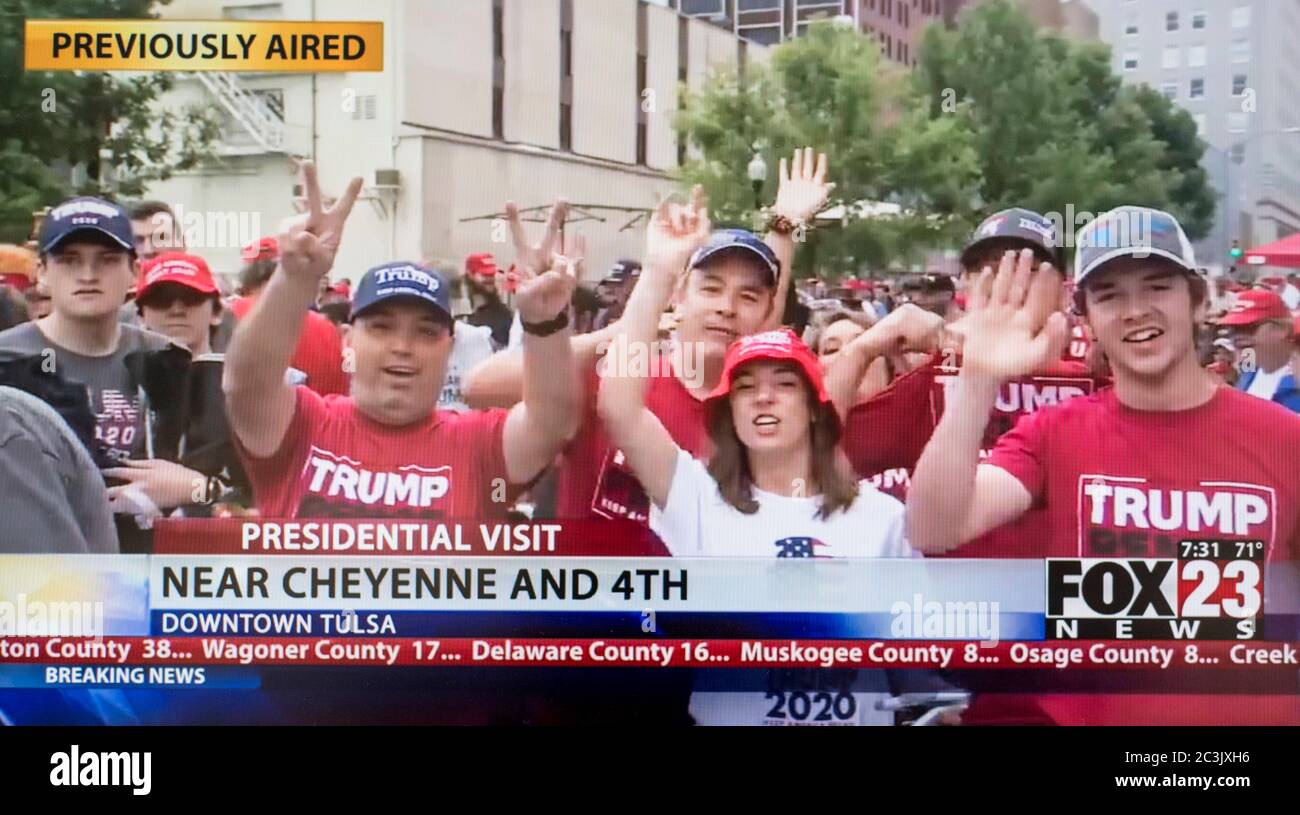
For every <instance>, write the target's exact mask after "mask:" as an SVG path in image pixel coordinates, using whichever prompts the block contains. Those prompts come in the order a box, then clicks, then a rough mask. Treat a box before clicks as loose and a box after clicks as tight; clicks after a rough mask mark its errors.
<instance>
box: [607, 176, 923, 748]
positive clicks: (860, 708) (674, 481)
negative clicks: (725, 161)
mask: <svg viewBox="0 0 1300 815" xmlns="http://www.w3.org/2000/svg"><path fill="white" fill-rule="evenodd" d="M732 237H733V238H734V239H732V240H721V241H720V240H719V239H718V235H717V234H714V235H713V236H710V234H709V226H708V217H707V214H705V212H704V210H703V208H702V206H701V202H700V199H699V196H698V194H697V197H696V199H695V201H694V202H693V203H692V205H691V206H689V207H683V206H680V205H674V204H664V205H661V206H660V209H659V211H658V212H656V213H655V216H654V217H653V218H652V219H651V223H650V226H649V229H648V233H647V246H646V259H645V265H644V270H643V272H642V275H641V280H640V281H639V283H638V284H637V287H636V289H635V290H634V291H633V293H632V297H631V299H630V300H629V302H628V305H627V308H626V309H625V311H624V314H623V319H622V320H621V321H620V326H621V327H622V333H623V334H624V340H623V341H620V342H615V343H612V344H611V346H610V347H611V351H612V352H615V353H622V351H621V350H620V349H627V350H628V351H629V353H632V349H635V348H638V347H641V348H648V347H651V345H650V344H651V343H652V342H653V341H654V340H655V337H656V333H655V332H656V329H657V324H658V319H659V315H660V314H661V313H662V311H663V309H664V307H665V306H666V305H667V303H668V300H669V298H670V297H671V296H672V293H673V292H674V290H676V289H677V288H678V286H679V285H688V286H695V285H705V286H708V285H714V286H716V287H718V289H719V292H718V293H719V295H720V296H722V297H724V299H725V293H724V292H723V291H722V290H725V289H727V288H728V287H733V286H734V287H736V288H737V290H748V291H749V292H751V293H752V292H754V291H761V290H762V289H763V288H764V287H766V288H775V284H776V275H777V264H776V259H775V257H774V256H773V255H772V254H771V252H770V250H767V247H766V246H765V245H763V244H762V243H761V242H760V241H758V239H757V238H755V237H754V236H752V235H749V236H748V238H746V237H745V236H743V235H740V236H735V235H733V236H732ZM751 239H752V240H751ZM688 258H689V262H688ZM683 269H685V270H686V274H687V275H688V276H703V277H704V278H706V281H705V283H703V284H701V283H700V281H699V280H698V279H694V280H686V281H679V279H678V278H679V277H680V270H683ZM708 278H717V279H716V280H715V281H713V282H712V283H710V282H708V280H707V279H708ZM745 296H749V295H746V294H744V293H743V291H742V293H740V294H738V295H737V297H745ZM733 302H734V301H733ZM735 316H736V315H735V314H734V313H733V314H732V315H731V318H730V319H731V320H733V322H732V324H731V325H730V326H727V325H726V323H727V322H728V319H729V318H728V316H727V315H726V314H725V312H721V311H720V312H719V313H718V314H717V315H716V319H717V322H718V323H719V325H720V326H722V327H728V328H731V329H732V330H736V328H737V326H736V325H735V322H734V320H735ZM633 367H634V366H630V365H624V364H621V363H620V362H619V361H618V360H611V359H609V358H608V357H607V358H606V360H605V368H606V373H605V375H604V377H603V379H602V382H601V386H600V395H599V409H600V415H601V418H602V419H603V422H604V425H605V429H606V432H607V433H608V434H609V436H610V438H611V440H612V441H613V443H614V445H615V446H616V447H617V448H619V449H620V450H622V452H623V454H624V456H625V458H626V462H627V465H628V466H629V467H630V468H631V469H632V471H633V472H634V473H635V474H636V476H637V479H638V480H639V481H640V482H641V485H642V487H644V489H645V491H646V493H647V495H648V496H649V498H650V501H651V504H652V507H651V511H650V525H651V527H652V528H653V529H654V530H655V532H656V533H657V534H658V535H659V536H660V538H662V539H663V541H664V543H665V544H666V545H667V547H668V548H669V550H670V551H671V552H672V553H673V555H674V556H711V557H717V556H750V557H773V558H811V557H896V558H897V557H914V556H916V554H915V553H914V552H913V550H912V549H911V548H910V547H909V546H908V544H907V542H906V541H905V540H904V537H903V505H902V504H901V503H899V502H898V501H897V500H896V499H894V498H892V497H890V496H887V495H885V494H883V493H881V492H878V491H877V490H876V489H875V488H874V487H872V486H871V485H870V483H868V482H866V481H858V480H857V479H856V478H855V477H854V476H853V475H852V474H851V470H850V468H849V467H848V463H847V461H846V460H844V458H843V456H840V455H838V451H837V444H838V442H839V438H840V433H841V425H840V420H839V416H838V415H837V413H836V411H835V408H834V405H833V404H832V402H831V399H830V397H829V395H828V394H827V392H826V389H825V387H824V384H823V380H822V373H821V367H820V365H819V364H818V361H817V358H816V357H815V356H814V355H813V354H812V352H811V351H810V350H809V349H808V347H807V346H806V345H804V343H803V342H802V341H801V340H800V339H799V338H798V337H797V336H795V334H794V333H793V332H792V331H789V330H788V329H780V330H776V331H767V332H763V333H758V334H753V335H750V336H745V337H742V338H741V339H739V340H737V341H735V342H733V343H732V344H731V346H730V347H729V348H728V350H727V352H726V356H725V360H724V363H723V371H722V375H721V379H720V381H719V383H718V385H717V387H716V388H715V389H714V390H713V391H712V392H711V393H709V394H708V396H707V398H706V399H705V417H706V418H705V421H706V423H707V426H708V433H709V436H710V439H711V440H712V446H713V450H714V453H713V455H712V457H711V458H710V459H709V462H708V463H707V464H705V463H703V462H700V461H698V460H696V459H695V458H694V457H692V456H691V455H690V454H689V453H687V452H686V451H684V450H682V449H681V448H679V447H678V445H677V444H676V442H674V440H673V438H672V436H671V435H669V433H668V431H667V430H666V429H665V428H664V426H663V424H662V423H661V422H660V420H659V419H658V417H657V416H655V414H654V413H652V412H651V411H650V410H649V409H647V407H646V404H645V393H646V389H647V382H648V376H646V375H638V374H640V373H642V372H639V371H638V372H633V371H632V368H633ZM652 367H653V366H652ZM659 373H660V372H659V371H656V370H651V371H649V376H654V375H657V374H659ZM614 374H619V375H614ZM668 375H671V373H668ZM738 676H740V677H743V678H746V679H749V680H750V681H751V682H759V683H765V684H761V685H759V686H757V687H755V688H753V689H752V690H748V691H746V690H744V689H742V690H729V689H726V688H727V687H729V686H730V685H731V682H730V681H728V680H724V681H723V682H722V685H721V686H719V685H717V684H716V683H717V680H718V674H717V673H716V672H713V671H707V672H702V673H701V677H700V679H701V680H702V681H703V682H704V683H705V684H702V682H700V681H697V684H696V690H695V692H694V693H693V694H692V697H691V713H692V715H693V716H694V717H695V719H696V721H697V722H700V723H704V724H803V723H807V724H818V723H820V724H886V723H890V722H891V719H890V717H889V715H888V714H882V713H880V712H878V711H876V710H875V705H874V702H875V701H876V700H878V699H879V698H882V697H883V696H885V695H887V694H888V687H887V683H886V682H885V678H884V675H883V672H879V671H839V672H834V671H800V672H789V671H768V672H760V671H749V672H744V673H743V674H739V673H733V674H732V676H731V677H730V679H731V680H734V679H735V678H736V677H738ZM792 682H794V683H796V684H795V685H791V683H792ZM823 696H824V697H826V698H825V699H824V700H821V701H824V702H826V704H817V702H818V700H819V699H820V697H823ZM823 708H825V711H823ZM822 712H827V716H826V717H823V718H824V720H822V721H818V717H819V716H820V714H821V713H822ZM800 714H803V715H802V717H801V715H800Z"/></svg>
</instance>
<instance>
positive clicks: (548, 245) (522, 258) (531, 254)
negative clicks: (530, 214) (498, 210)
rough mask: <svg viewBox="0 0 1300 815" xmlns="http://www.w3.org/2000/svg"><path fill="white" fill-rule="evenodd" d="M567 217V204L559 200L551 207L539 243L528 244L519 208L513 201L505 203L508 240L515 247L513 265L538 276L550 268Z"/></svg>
mask: <svg viewBox="0 0 1300 815" xmlns="http://www.w3.org/2000/svg"><path fill="white" fill-rule="evenodd" d="M568 215H569V202H568V201H566V200H564V199H563V198H561V199H560V200H558V201H556V202H555V206H553V207H551V217H550V218H549V219H548V220H547V221H546V233H545V234H544V235H542V240H541V242H540V243H535V244H534V243H529V241H528V233H527V232H525V231H524V225H523V223H521V222H520V220H519V207H517V206H516V205H515V202H514V201H507V202H506V221H507V222H508V223H509V224H510V238H511V240H512V241H513V242H514V245H515V265H516V266H517V267H519V269H520V270H522V271H524V272H530V273H532V274H533V275H540V274H542V273H544V272H545V271H546V270H547V269H549V268H550V267H551V257H552V255H553V254H554V253H555V252H556V251H558V250H559V248H560V247H559V243H558V241H559V239H560V230H561V229H562V228H563V227H564V219H565V218H567V217H568Z"/></svg>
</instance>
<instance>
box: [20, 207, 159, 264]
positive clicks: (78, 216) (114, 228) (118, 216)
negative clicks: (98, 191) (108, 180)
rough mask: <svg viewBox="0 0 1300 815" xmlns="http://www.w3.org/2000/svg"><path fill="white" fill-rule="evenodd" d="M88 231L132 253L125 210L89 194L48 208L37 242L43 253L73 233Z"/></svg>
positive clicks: (85, 233)
mask: <svg viewBox="0 0 1300 815" xmlns="http://www.w3.org/2000/svg"><path fill="white" fill-rule="evenodd" d="M88 234H89V235H94V236H96V237H98V238H99V239H100V241H101V242H107V243H108V244H109V245H111V246H118V247H121V248H122V249H125V250H126V251H128V252H130V253H131V254H133V255H134V254H135V234H134V233H133V232H132V231H131V218H130V216H129V215H128V214H127V211H126V210H125V209H123V208H122V207H120V206H118V205H117V204H114V203H113V202H112V201H105V200H104V199H102V198H92V197H90V196H82V197H78V198H69V199H68V200H67V201H64V202H63V203H62V204H59V205H58V206H57V207H54V208H53V209H51V210H50V211H49V212H48V213H47V214H46V215H45V220H44V222H42V223H41V234H40V237H39V239H38V240H37V243H38V245H39V246H40V251H41V254H42V255H44V254H46V253H48V252H51V251H53V250H54V249H55V248H56V247H57V246H58V245H59V244H61V243H63V242H64V241H66V240H67V239H68V238H71V237H72V236H74V235H88Z"/></svg>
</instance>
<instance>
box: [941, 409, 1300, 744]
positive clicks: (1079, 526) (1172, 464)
mask: <svg viewBox="0 0 1300 815" xmlns="http://www.w3.org/2000/svg"><path fill="white" fill-rule="evenodd" d="M1296 449H1300V417H1298V416H1296V415H1295V414H1293V413H1291V412H1290V411H1288V410H1287V409H1286V408H1283V407H1281V406H1280V405H1276V404H1273V403H1272V402H1268V401H1265V400H1263V399H1256V398H1253V397H1251V396H1248V395H1247V394H1244V393H1241V392H1240V391H1236V390H1233V389H1232V388H1228V387H1220V388H1219V389H1218V390H1217V391H1215V394H1214V397H1213V398H1211V399H1210V401H1209V402H1207V403H1205V404H1204V405H1201V406H1199V407H1196V408H1192V409H1190V410H1182V411H1141V410H1134V409H1132V408H1129V407H1126V406H1124V405H1123V404H1122V403H1121V402H1120V401H1119V398H1118V397H1117V396H1116V395H1115V392H1114V390H1113V389H1111V388H1107V389H1106V390H1103V391H1101V392H1100V393H1097V394H1095V395H1093V396H1089V397H1085V398H1081V399H1074V400H1072V401H1070V403H1069V404H1066V405H1063V406H1061V407H1058V408H1056V409H1055V410H1048V411H1043V412H1041V413H1038V414H1036V415H1034V416H1031V417H1028V418H1026V419H1025V420H1024V421H1022V422H1020V423H1019V424H1017V425H1016V427H1015V429H1014V430H1012V431H1011V432H1010V433H1008V434H1007V435H1005V436H1003V437H1002V438H1001V439H1000V440H999V441H998V444H997V446H996V447H995V448H994V450H993V453H992V455H991V456H990V457H989V463H990V464H993V465H995V466H997V467H1001V468H1002V469H1004V470H1006V471H1007V472H1009V473H1010V474H1011V475H1013V476H1015V477H1016V478H1017V479H1019V480H1020V482H1021V483H1022V484H1024V485H1025V489H1027V490H1028V491H1029V493H1030V494H1031V495H1032V496H1033V497H1034V507H1035V508H1034V509H1033V510H1031V511H1030V513H1029V514H1038V515H1040V516H1041V518H1042V519H1043V526H1042V533H1041V534H1037V535H1035V536H1033V537H1026V538H1025V539H1024V540H1022V541H1021V542H1020V545H1019V549H1020V552H1021V554H1022V555H1023V556H1027V557H1102V558H1113V557H1119V558H1126V557H1138V558H1176V557H1178V556H1179V551H1178V549H1179V541H1182V540H1217V541H1228V542H1231V541H1263V542H1264V545H1265V551H1266V557H1267V558H1268V559H1269V560H1294V559H1296V558H1300V467H1297V465H1296V461H1295V458H1294V456H1293V454H1292V453H1291V452H1290V451H1294V450H1296ZM963 548H964V547H963ZM958 551H962V550H958ZM1266 599H1267V598H1266ZM1167 679H1168V681H1169V683H1170V685H1169V687H1168V688H1167V689H1166V690H1165V692H1164V693H1161V694H1158V695H1152V694H1149V693H1148V694H1145V695H1133V694H1107V693H1091V694H1086V695H1079V694H1031V695H1021V696H1019V697H1006V698H1002V699H999V698H989V699H985V700H983V701H982V703H981V706H980V707H981V708H982V709H983V711H984V712H983V715H985V716H989V717H991V718H992V720H994V721H997V720H999V719H1001V718H1002V715H1001V714H1002V711H1000V710H999V707H998V705H999V704H1000V703H1001V702H1004V701H1007V700H1010V701H1011V702H1012V703H1013V704H1016V705H1022V706H1023V705H1026V704H1032V705H1036V706H1037V707H1038V708H1039V709H1041V710H1042V711H1043V713H1044V714H1045V715H1046V716H1047V717H1049V718H1050V719H1051V720H1054V721H1056V722H1058V723H1062V724H1067V723H1068V724H1099V725H1105V724H1112V725H1113V724H1173V725H1176V724H1207V723H1212V722H1215V721H1218V722H1223V723H1227V722H1231V723H1233V724H1293V725H1294V724H1300V697H1296V696H1294V695H1288V696H1284V695H1279V694H1277V693H1276V692H1274V693H1272V695H1269V694H1267V693H1265V694H1262V695H1261V694H1252V695H1245V694H1244V693H1237V694H1216V695H1209V694H1203V693H1202V694H1197V693H1190V694H1189V693H1182V694H1179V693H1170V692H1169V691H1171V690H1173V689H1174V688H1175V687H1176V686H1177V680H1176V677H1174V676H1170V677H1167ZM1229 681H1231V682H1237V681H1239V680H1238V679H1237V678H1235V677H1234V678H1233V679H1231V680H1229Z"/></svg>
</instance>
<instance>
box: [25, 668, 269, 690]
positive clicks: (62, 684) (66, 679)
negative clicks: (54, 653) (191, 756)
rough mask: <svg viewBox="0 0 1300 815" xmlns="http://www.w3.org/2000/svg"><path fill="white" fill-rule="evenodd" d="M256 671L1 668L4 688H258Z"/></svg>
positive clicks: (249, 669) (258, 682)
mask: <svg viewBox="0 0 1300 815" xmlns="http://www.w3.org/2000/svg"><path fill="white" fill-rule="evenodd" d="M260 686H261V676H260V674H259V673H258V671H257V669H255V668H238V667H227V666H211V665H203V666H199V665H185V666H172V665H0V689H3V688H174V689H177V690H180V689H184V688H193V689H215V688H257V687H260Z"/></svg>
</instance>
